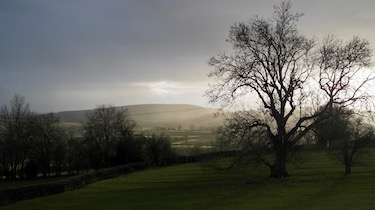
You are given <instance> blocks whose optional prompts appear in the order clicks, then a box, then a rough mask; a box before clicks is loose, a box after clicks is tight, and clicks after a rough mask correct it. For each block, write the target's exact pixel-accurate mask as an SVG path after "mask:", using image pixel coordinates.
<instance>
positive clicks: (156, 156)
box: [143, 134, 176, 166]
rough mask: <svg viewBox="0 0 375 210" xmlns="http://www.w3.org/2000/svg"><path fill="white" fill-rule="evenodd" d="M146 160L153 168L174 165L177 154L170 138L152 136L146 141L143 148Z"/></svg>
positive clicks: (162, 135)
mask: <svg viewBox="0 0 375 210" xmlns="http://www.w3.org/2000/svg"><path fill="white" fill-rule="evenodd" d="M143 155H144V159H145V160H146V161H147V162H148V163H149V164H150V165H152V166H163V165H167V164H170V163H173V162H174V161H175V159H176V154H175V152H174V150H173V149H172V146H171V141H170V138H169V136H165V135H164V134H161V135H160V136H156V135H152V136H151V137H150V138H146V139H145V140H144V146H143Z"/></svg>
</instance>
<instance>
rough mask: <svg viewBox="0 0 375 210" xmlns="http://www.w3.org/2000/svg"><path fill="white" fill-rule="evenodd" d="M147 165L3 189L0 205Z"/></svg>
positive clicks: (76, 187) (60, 191) (73, 187)
mask: <svg viewBox="0 0 375 210" xmlns="http://www.w3.org/2000/svg"><path fill="white" fill-rule="evenodd" d="M146 167H147V163H146V162H139V163H133V164H127V165H123V166H117V167H112V168H107V169H103V170H100V171H96V172H93V173H88V174H81V175H77V176H73V177H69V178H66V179H61V180H57V181H54V182H51V183H44V184H39V185H33V186H27V187H19V188H14V189H7V190H2V191H0V206H1V205H7V204H11V203H15V202H17V201H21V200H27V199H32V198H36V197H42V196H48V195H54V194H58V193H63V192H66V191H71V190H76V189H79V188H81V187H83V186H85V185H87V184H90V183H94V182H97V181H100V180H104V179H110V178H114V177H117V176H120V175H122V174H128V173H131V172H133V171H137V170H141V169H144V168H146Z"/></svg>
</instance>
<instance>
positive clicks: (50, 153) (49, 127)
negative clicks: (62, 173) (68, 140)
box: [30, 113, 63, 177]
mask: <svg viewBox="0 0 375 210" xmlns="http://www.w3.org/2000/svg"><path fill="white" fill-rule="evenodd" d="M33 129H34V135H33V137H32V142H31V145H30V147H31V148H32V150H33V151H34V153H35V158H36V159H37V163H38V165H39V169H40V170H41V172H42V174H43V176H44V177H46V176H48V175H49V173H50V172H51V170H50V164H51V161H52V158H53V157H54V156H56V152H55V150H56V148H57V147H58V146H59V145H60V143H61V141H62V138H63V133H62V129H61V127H60V121H59V119H58V118H56V117H55V116H54V115H53V113H49V114H40V115H37V116H35V118H34V123H33ZM54 161H55V163H56V160H54Z"/></svg>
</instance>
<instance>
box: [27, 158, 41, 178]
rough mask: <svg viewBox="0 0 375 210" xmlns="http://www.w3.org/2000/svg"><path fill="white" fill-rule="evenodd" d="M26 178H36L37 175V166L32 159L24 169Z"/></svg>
mask: <svg viewBox="0 0 375 210" xmlns="http://www.w3.org/2000/svg"><path fill="white" fill-rule="evenodd" d="M24 172H25V175H26V177H27V178H36V177H37V176H38V166H37V165H36V163H35V161H34V160H30V161H29V162H28V163H27V164H26V166H25V169H24Z"/></svg>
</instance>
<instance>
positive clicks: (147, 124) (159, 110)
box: [56, 104, 223, 128]
mask: <svg viewBox="0 0 375 210" xmlns="http://www.w3.org/2000/svg"><path fill="white" fill-rule="evenodd" d="M118 108H127V109H128V110H129V111H130V114H131V116H132V118H133V119H134V120H135V121H136V122H137V124H138V125H139V126H140V127H143V128H154V127H174V128H175V127H178V126H181V127H184V128H187V127H190V126H194V127H195V128H199V127H216V126H218V125H220V124H221V123H222V120H223V118H222V117H214V113H216V112H217V110H216V109H210V108H204V107H200V106H195V105H187V104H144V105H131V106H121V107H118ZM89 112H92V110H82V111H66V112H59V113H56V116H57V117H59V118H60V119H61V121H62V122H70V123H83V122H84V121H85V118H86V115H87V113H89Z"/></svg>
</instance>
